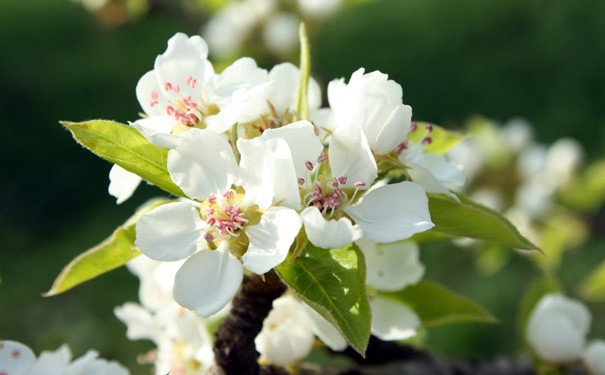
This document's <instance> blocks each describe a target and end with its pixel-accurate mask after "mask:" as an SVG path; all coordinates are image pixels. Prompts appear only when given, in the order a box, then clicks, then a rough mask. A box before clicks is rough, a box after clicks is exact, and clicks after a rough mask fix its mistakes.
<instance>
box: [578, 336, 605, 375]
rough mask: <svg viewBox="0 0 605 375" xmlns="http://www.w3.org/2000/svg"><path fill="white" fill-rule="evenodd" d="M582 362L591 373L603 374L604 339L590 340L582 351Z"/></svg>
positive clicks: (604, 372) (604, 374) (604, 358)
mask: <svg viewBox="0 0 605 375" xmlns="http://www.w3.org/2000/svg"><path fill="white" fill-rule="evenodd" d="M582 359H583V360H584V364H585V365H586V367H588V371H589V372H590V374H592V375H605V341H604V340H594V341H592V342H591V343H590V344H589V345H588V347H587V348H586V351H584V355H583V358H582Z"/></svg>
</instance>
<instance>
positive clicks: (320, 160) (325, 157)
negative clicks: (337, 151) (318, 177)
mask: <svg viewBox="0 0 605 375" xmlns="http://www.w3.org/2000/svg"><path fill="white" fill-rule="evenodd" d="M326 160H328V157H327V156H326V155H324V154H321V155H319V157H318V158H317V162H318V163H321V162H322V161H326Z"/></svg>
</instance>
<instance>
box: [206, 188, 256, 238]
mask: <svg viewBox="0 0 605 375" xmlns="http://www.w3.org/2000/svg"><path fill="white" fill-rule="evenodd" d="M200 212H201V214H202V219H203V220H204V221H206V224H208V225H209V226H210V227H211V228H212V230H211V231H209V232H208V233H206V236H205V237H206V240H207V241H208V242H212V241H214V240H215V239H216V238H219V239H221V240H228V239H229V238H231V237H239V235H240V233H241V229H243V228H244V226H245V225H246V224H247V223H248V219H246V215H245V211H244V210H243V209H242V206H241V203H240V202H239V201H238V197H237V194H236V192H235V191H233V190H228V191H226V192H224V193H223V195H222V197H221V198H218V197H216V196H215V195H211V196H209V197H208V198H207V199H206V200H205V201H204V202H203V203H202V208H201V210H200Z"/></svg>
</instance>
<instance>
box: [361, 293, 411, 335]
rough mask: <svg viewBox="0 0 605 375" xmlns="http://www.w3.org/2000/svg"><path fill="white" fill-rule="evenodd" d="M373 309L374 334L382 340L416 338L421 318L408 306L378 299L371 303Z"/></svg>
mask: <svg viewBox="0 0 605 375" xmlns="http://www.w3.org/2000/svg"><path fill="white" fill-rule="evenodd" d="M370 307H371V309H372V329H371V331H372V334H374V335H375V336H377V337H378V338H380V339H381V340H386V341H392V340H406V339H409V338H410V337H414V336H416V330H417V329H418V328H420V326H421V323H420V318H418V315H416V313H415V312H414V311H412V310H410V309H409V308H407V307H406V306H404V305H402V304H400V303H397V302H393V301H390V300H387V299H385V298H381V297H376V298H374V299H372V300H371V301H370Z"/></svg>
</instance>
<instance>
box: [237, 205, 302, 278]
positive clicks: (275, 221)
mask: <svg viewBox="0 0 605 375" xmlns="http://www.w3.org/2000/svg"><path fill="white" fill-rule="evenodd" d="M301 226H302V221H301V219H300V216H299V215H298V213H297V212H296V211H294V210H292V209H290V208H286V207H272V208H270V209H268V210H267V211H265V213H264V214H263V215H262V216H261V219H260V223H258V224H257V225H252V226H249V227H246V235H248V239H249V240H250V246H249V247H248V251H246V254H244V256H243V257H242V261H243V263H244V267H246V268H247V269H249V270H250V271H252V272H254V273H257V274H259V275H262V274H263V273H265V272H268V271H269V270H271V269H272V268H273V267H275V266H277V265H279V264H281V263H282V262H283V261H284V260H285V259H286V256H287V255H288V250H289V249H290V246H291V245H292V243H293V242H294V239H295V238H296V236H297V235H298V232H299V231H300V227H301Z"/></svg>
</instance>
